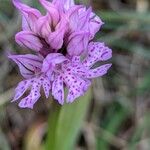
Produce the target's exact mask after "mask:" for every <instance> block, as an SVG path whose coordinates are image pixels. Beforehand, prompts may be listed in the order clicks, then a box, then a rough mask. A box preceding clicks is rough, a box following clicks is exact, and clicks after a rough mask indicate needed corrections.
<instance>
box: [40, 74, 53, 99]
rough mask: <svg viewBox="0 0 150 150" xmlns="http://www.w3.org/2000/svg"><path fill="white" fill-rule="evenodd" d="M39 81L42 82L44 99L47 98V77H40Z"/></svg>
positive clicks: (48, 82)
mask: <svg viewBox="0 0 150 150" xmlns="http://www.w3.org/2000/svg"><path fill="white" fill-rule="evenodd" d="M40 80H41V81H42V86H43V89H44V93H45V96H46V98H48V97H49V93H50V89H51V84H50V81H49V79H48V78H47V77H41V78H40Z"/></svg>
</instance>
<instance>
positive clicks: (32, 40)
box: [15, 31, 43, 51]
mask: <svg viewBox="0 0 150 150" xmlns="http://www.w3.org/2000/svg"><path fill="white" fill-rule="evenodd" d="M15 39H16V42H17V43H18V44H19V45H20V46H24V47H28V48H30V49H32V50H34V51H40V50H41V48H42V47H43V45H42V43H41V41H40V39H39V38H38V37H37V36H36V35H35V34H34V33H33V32H30V31H21V32H19V33H17V34H16V37H15Z"/></svg>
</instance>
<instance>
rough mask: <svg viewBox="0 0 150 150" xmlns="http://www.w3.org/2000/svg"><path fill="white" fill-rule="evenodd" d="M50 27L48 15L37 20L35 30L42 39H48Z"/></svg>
mask: <svg viewBox="0 0 150 150" xmlns="http://www.w3.org/2000/svg"><path fill="white" fill-rule="evenodd" d="M50 25H51V18H50V16H49V15H48V14H47V15H46V16H43V17H40V18H39V19H38V21H37V29H38V32H39V33H40V35H41V36H42V37H44V38H48V35H49V34H51V27H50Z"/></svg>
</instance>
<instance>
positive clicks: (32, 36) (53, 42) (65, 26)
mask: <svg viewBox="0 0 150 150" xmlns="http://www.w3.org/2000/svg"><path fill="white" fill-rule="evenodd" d="M39 2H40V3H41V4H42V6H43V7H44V8H45V9H46V11H47V12H46V14H45V15H42V14H41V12H40V11H39V10H37V9H35V8H31V7H29V6H27V5H25V4H23V3H21V2H20V1H19V0H13V3H14V5H15V6H16V8H18V9H19V11H20V12H21V14H22V31H21V32H19V33H17V34H16V42H17V43H18V44H19V45H21V46H24V47H28V48H30V49H32V50H34V51H36V52H40V53H41V54H43V55H45V54H48V53H51V52H58V51H59V50H60V49H61V48H62V46H63V44H64V45H65V46H66V48H67V51H68V53H69V54H70V55H74V48H75V47H76V43H77V42H78V50H76V54H77V55H80V54H81V53H82V52H83V51H84V50H85V49H86V48H87V46H88V42H87V41H89V40H91V39H92V38H94V35H95V34H96V32H97V31H98V30H99V29H100V27H101V25H102V24H103V22H102V21H101V20H100V18H99V17H98V16H96V15H95V14H94V13H93V12H92V9H91V8H89V9H88V10H87V9H86V8H85V7H84V6H82V5H75V4H74V1H73V0H53V1H52V2H49V1H47V0H39ZM82 41H84V44H83V42H82Z"/></svg>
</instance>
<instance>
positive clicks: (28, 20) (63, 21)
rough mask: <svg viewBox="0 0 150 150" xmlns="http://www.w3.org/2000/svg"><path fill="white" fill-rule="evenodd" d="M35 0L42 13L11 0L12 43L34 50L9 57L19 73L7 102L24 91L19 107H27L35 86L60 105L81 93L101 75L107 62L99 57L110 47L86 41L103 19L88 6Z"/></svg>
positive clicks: (69, 1)
mask: <svg viewBox="0 0 150 150" xmlns="http://www.w3.org/2000/svg"><path fill="white" fill-rule="evenodd" d="M39 2H40V3H41V4H42V6H43V7H44V8H45V9H46V15H45V16H43V15H42V14H41V13H40V12H39V11H38V10H37V9H35V8H31V7H29V6H27V5H25V4H22V3H21V2H20V1H19V0H13V3H14V5H15V6H16V7H17V8H18V9H19V10H20V12H21V13H22V31H21V32H19V33H17V34H16V42H17V43H18V44H20V45H21V46H24V47H28V48H30V49H32V50H34V51H35V54H26V55H10V56H9V58H11V59H12V60H13V61H15V62H16V63H17V65H18V66H19V69H20V72H21V75H22V76H23V77H24V78H25V80H23V81H21V82H20V83H19V84H18V86H17V88H16V90H15V96H14V99H13V101H18V100H19V99H20V98H21V97H23V95H24V94H25V93H26V91H27V90H30V93H29V94H28V95H27V96H26V97H24V98H23V99H21V100H20V103H19V106H20V107H21V108H33V106H34V104H35V103H36V102H37V100H38V99H39V98H40V96H41V89H43V90H44V93H45V96H46V98H48V97H49V95H50V93H51V94H52V96H53V97H54V99H56V100H57V101H58V102H59V104H61V105H63V104H64V103H65V102H67V103H72V102H73V101H74V100H75V99H76V98H78V97H80V96H82V95H84V94H85V92H86V91H87V90H88V88H89V86H90V85H91V80H92V79H93V78H96V77H101V76H103V75H105V74H106V73H107V71H108V70H109V68H110V67H111V64H103V65H99V62H101V61H107V60H109V59H110V58H111V57H112V50H111V49H109V48H108V47H107V46H105V44H104V43H101V42H91V40H92V39H93V38H94V36H95V34H96V32H98V31H99V29H100V27H101V25H102V24H103V22H102V21H101V20H100V18H99V17H98V16H96V15H95V14H94V13H93V12H92V9H91V8H89V9H86V8H85V7H84V6H81V5H75V3H74V1H73V0H61V1H60V0H53V1H52V2H49V1H46V0H39ZM95 66H98V67H95ZM65 88H67V90H68V92H67V95H66V97H65V94H64V93H65V92H64V89H65Z"/></svg>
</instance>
